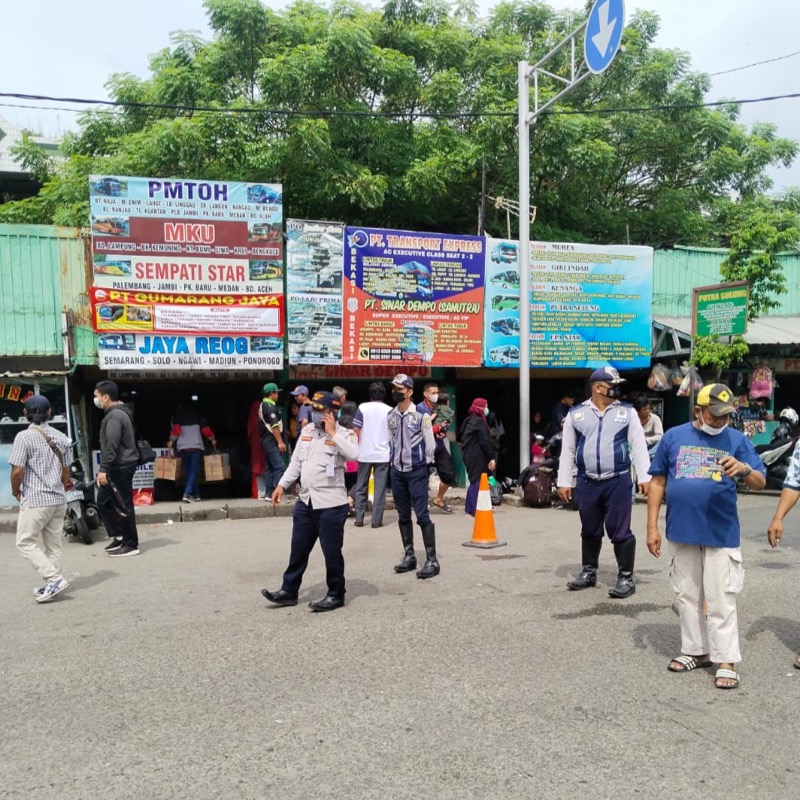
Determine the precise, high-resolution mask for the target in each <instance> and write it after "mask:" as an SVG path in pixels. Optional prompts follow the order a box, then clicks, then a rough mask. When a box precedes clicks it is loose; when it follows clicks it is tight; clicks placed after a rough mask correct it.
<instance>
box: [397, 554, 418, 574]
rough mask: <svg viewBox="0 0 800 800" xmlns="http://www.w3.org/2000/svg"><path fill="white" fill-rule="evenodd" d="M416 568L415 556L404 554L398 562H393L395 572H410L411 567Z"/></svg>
mask: <svg viewBox="0 0 800 800" xmlns="http://www.w3.org/2000/svg"><path fill="white" fill-rule="evenodd" d="M416 568H417V559H416V557H415V556H405V557H404V558H403V560H402V561H401V562H400V563H399V564H395V567H394V571H395V572H411V570H412V569H416Z"/></svg>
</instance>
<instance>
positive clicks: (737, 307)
mask: <svg viewBox="0 0 800 800" xmlns="http://www.w3.org/2000/svg"><path fill="white" fill-rule="evenodd" d="M749 299H750V285H749V284H748V283H747V281H736V282H735V283H718V284H716V285H715V286H698V287H697V288H695V289H694V290H693V297H692V332H693V334H694V335H695V336H744V334H745V333H747V304H748V301H749Z"/></svg>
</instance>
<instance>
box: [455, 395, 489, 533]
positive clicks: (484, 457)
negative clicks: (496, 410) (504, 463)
mask: <svg viewBox="0 0 800 800" xmlns="http://www.w3.org/2000/svg"><path fill="white" fill-rule="evenodd" d="M488 414H489V404H488V403H487V402H486V400H484V399H483V398H482V397H476V398H475V399H474V400H473V401H472V405H471V406H470V407H469V412H468V414H467V418H466V419H465V420H464V421H463V422H462V423H461V428H460V429H459V432H458V441H459V443H460V445H461V456H462V458H463V459H464V466H465V467H466V468H467V477H468V478H469V488H468V489H467V498H466V501H465V503H464V510H465V511H466V512H467V514H469V515H470V516H472V517H474V516H475V511H476V508H477V505H478V490H479V489H480V481H481V473H483V472H485V473H487V474H488V473H490V472H491V471H492V470H493V469H494V468H495V460H494V447H493V446H492V437H491V435H490V433H489V423H488V422H487V421H486V417H487V416H488Z"/></svg>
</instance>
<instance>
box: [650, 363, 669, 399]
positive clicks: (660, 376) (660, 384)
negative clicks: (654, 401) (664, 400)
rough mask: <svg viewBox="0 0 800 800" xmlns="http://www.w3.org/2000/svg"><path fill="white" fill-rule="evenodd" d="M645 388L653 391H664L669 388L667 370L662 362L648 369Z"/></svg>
mask: <svg viewBox="0 0 800 800" xmlns="http://www.w3.org/2000/svg"><path fill="white" fill-rule="evenodd" d="M647 388H648V389H650V390H651V391H653V392H666V391H667V389H669V370H668V369H667V367H666V366H665V365H664V364H656V365H655V366H654V367H653V369H651V370H650V377H649V378H648V379H647Z"/></svg>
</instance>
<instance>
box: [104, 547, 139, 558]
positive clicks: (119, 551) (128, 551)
mask: <svg viewBox="0 0 800 800" xmlns="http://www.w3.org/2000/svg"><path fill="white" fill-rule="evenodd" d="M106 555H107V556H108V557H109V558H117V557H119V558H124V557H125V556H138V555H139V548H138V547H129V546H128V545H127V544H120V546H119V547H117V548H116V549H115V550H109V551H108V552H107V553H106Z"/></svg>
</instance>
